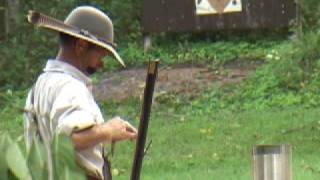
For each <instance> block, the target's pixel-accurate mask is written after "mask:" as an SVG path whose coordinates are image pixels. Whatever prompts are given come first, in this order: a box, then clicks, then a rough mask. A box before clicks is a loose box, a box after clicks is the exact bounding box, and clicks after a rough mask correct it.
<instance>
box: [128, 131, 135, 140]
mask: <svg viewBox="0 0 320 180" xmlns="http://www.w3.org/2000/svg"><path fill="white" fill-rule="evenodd" d="M127 135H128V137H129V139H137V136H138V134H137V133H132V132H128V133H127Z"/></svg>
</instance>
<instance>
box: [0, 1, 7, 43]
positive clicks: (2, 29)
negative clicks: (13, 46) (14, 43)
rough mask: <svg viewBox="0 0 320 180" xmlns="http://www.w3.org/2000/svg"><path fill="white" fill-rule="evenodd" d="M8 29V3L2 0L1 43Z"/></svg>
mask: <svg viewBox="0 0 320 180" xmlns="http://www.w3.org/2000/svg"><path fill="white" fill-rule="evenodd" d="M6 29H7V28H6V3H5V0H0V41H1V40H3V39H4V38H5V35H6V31H7V30H6Z"/></svg>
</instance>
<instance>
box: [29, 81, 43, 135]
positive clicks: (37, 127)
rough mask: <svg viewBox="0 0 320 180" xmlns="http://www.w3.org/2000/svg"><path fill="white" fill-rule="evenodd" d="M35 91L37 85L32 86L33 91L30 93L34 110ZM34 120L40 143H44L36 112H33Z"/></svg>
mask: <svg viewBox="0 0 320 180" xmlns="http://www.w3.org/2000/svg"><path fill="white" fill-rule="evenodd" d="M34 91H35V84H33V85H32V88H31V91H30V102H31V105H32V107H33V108H34V99H35V96H34ZM32 119H33V120H34V123H35V124H36V137H39V139H40V141H42V138H41V135H40V130H39V125H38V124H39V123H38V119H37V115H36V114H35V111H33V112H32Z"/></svg>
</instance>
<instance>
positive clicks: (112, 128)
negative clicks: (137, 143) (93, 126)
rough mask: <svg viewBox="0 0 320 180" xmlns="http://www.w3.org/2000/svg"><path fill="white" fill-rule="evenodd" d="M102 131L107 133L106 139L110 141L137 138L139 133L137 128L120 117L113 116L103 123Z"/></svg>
mask: <svg viewBox="0 0 320 180" xmlns="http://www.w3.org/2000/svg"><path fill="white" fill-rule="evenodd" d="M100 131H101V132H102V133H103V134H104V135H105V137H106V141H109V142H117V141H123V140H128V139H136V138H137V135H138V133H137V129H136V128H135V127H133V126H132V125H131V124H130V123H128V122H127V121H124V120H122V119H121V118H120V117H115V118H112V119H111V120H109V121H107V122H105V123H103V124H101V125H100Z"/></svg>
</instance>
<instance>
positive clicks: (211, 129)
mask: <svg viewBox="0 0 320 180" xmlns="http://www.w3.org/2000/svg"><path fill="white" fill-rule="evenodd" d="M134 104H135V103H134V102H131V104H130V103H129V105H122V107H121V105H119V104H113V105H112V104H109V106H111V107H117V108H116V110H114V111H112V112H110V113H111V114H125V115H126V116H128V112H126V109H129V111H131V113H132V112H133V111H132V107H135V108H136V110H137V111H139V108H137V107H139V106H137V105H134ZM181 106H183V107H180V110H178V111H174V112H172V111H171V110H170V108H172V107H170V105H169V106H168V104H163V105H162V104H157V105H156V106H155V107H154V109H153V113H152V118H151V123H150V127H149V134H148V138H149V139H152V146H151V148H150V150H149V153H148V154H147V156H146V157H145V159H144V165H143V173H142V178H141V179H144V180H145V179H146V180H147V179H226V180H232V179H235V180H241V179H243V180H247V179H251V178H252V177H251V173H252V171H251V168H252V167H251V149H252V147H253V146H254V145H257V144H282V143H285V144H291V145H292V148H293V172H294V179H298V180H299V179H301V180H313V179H319V177H320V163H319V162H320V161H319V160H320V158H319V156H318V155H319V150H318V149H319V142H320V131H319V130H320V122H319V120H318V117H319V109H303V108H299V107H295V108H286V109H282V110H279V109H268V110H263V111H243V112H232V111H226V110H225V111H220V112H219V111H217V112H211V113H209V114H203V115H198V114H197V113H196V110H195V111H190V108H191V107H188V105H187V104H181ZM203 108H206V105H205V104H203ZM136 115H137V113H136V112H135V113H133V116H134V117H136ZM135 122H136V121H135ZM133 149H134V144H133V143H126V142H124V143H119V144H118V145H117V147H116V155H115V157H113V159H112V162H113V168H115V169H117V170H118V171H119V172H120V173H119V175H118V176H115V179H119V180H120V179H129V175H130V172H131V163H132V160H133V154H134V151H133Z"/></svg>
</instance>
